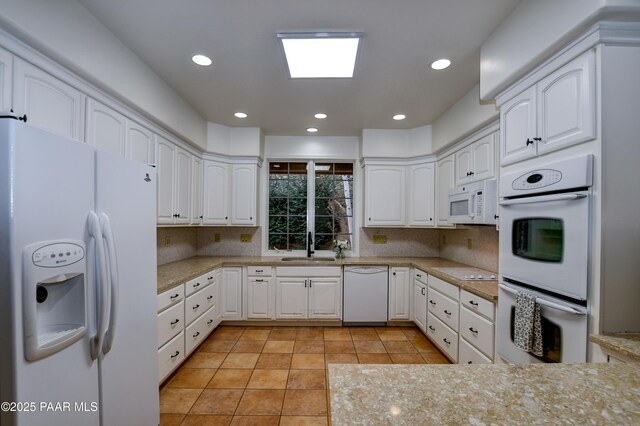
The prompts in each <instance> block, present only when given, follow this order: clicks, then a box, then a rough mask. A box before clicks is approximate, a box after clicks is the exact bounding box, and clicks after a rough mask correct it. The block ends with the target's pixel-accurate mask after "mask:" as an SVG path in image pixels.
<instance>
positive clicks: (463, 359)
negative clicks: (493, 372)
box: [458, 339, 493, 364]
mask: <svg viewBox="0 0 640 426" xmlns="http://www.w3.org/2000/svg"><path fill="white" fill-rule="evenodd" d="M492 363H493V361H491V360H490V359H489V358H487V357H486V356H484V355H483V354H482V353H480V351H479V350H477V349H476V348H474V347H473V346H472V345H471V344H470V343H469V342H467V341H466V340H464V339H460V356H459V357H458V364H492Z"/></svg>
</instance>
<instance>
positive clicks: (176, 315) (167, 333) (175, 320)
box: [158, 302, 184, 347]
mask: <svg viewBox="0 0 640 426" xmlns="http://www.w3.org/2000/svg"><path fill="white" fill-rule="evenodd" d="M182 329H184V302H180V303H178V304H176V305H173V306H172V307H170V308H169V309H167V310H166V311H164V312H161V313H160V314H158V347H160V346H162V345H164V344H165V343H167V342H168V341H169V340H171V338H172V337H173V336H175V335H176V334H178V333H179V332H180V331H182Z"/></svg>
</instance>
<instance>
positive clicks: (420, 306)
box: [413, 269, 427, 333]
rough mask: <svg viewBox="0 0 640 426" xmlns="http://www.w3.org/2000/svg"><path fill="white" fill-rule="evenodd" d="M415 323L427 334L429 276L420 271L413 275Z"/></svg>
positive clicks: (417, 270)
mask: <svg viewBox="0 0 640 426" xmlns="http://www.w3.org/2000/svg"><path fill="white" fill-rule="evenodd" d="M413 322H414V323H415V324H416V325H417V326H418V328H419V329H420V330H422V332H423V333H426V332H427V274H426V272H424V271H421V270H419V269H416V270H415V271H414V273H413Z"/></svg>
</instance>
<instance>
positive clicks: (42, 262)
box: [31, 243, 84, 268]
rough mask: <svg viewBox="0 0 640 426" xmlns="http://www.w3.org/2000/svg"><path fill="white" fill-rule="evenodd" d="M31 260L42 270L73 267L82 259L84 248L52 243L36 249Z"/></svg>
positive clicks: (70, 244) (75, 245) (71, 244)
mask: <svg viewBox="0 0 640 426" xmlns="http://www.w3.org/2000/svg"><path fill="white" fill-rule="evenodd" d="M31 259H32V261H33V264H34V265H36V266H40V267H42V268H59V267H61V266H66V265H73V264H74V263H76V262H79V261H81V260H82V259H84V247H82V246H81V245H79V244H74V243H53V244H47V245H45V246H43V247H40V248H38V249H36V250H35V251H34V252H33V254H32V256H31Z"/></svg>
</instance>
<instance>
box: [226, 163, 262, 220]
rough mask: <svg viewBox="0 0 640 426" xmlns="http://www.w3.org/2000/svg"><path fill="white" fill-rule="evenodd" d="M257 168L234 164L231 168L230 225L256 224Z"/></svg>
mask: <svg viewBox="0 0 640 426" xmlns="http://www.w3.org/2000/svg"><path fill="white" fill-rule="evenodd" d="M257 168H258V167H257V166H256V165H255V164H234V165H232V166H231V186H232V188H233V189H232V191H233V192H232V194H231V224H232V225H247V226H254V225H255V224H256V198H257V192H256V188H257V181H256V180H257Z"/></svg>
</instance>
